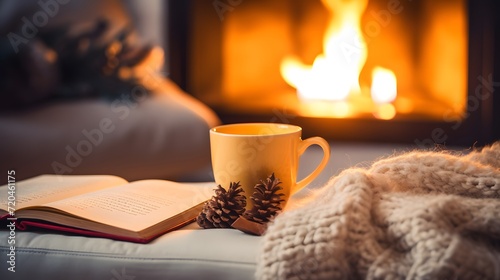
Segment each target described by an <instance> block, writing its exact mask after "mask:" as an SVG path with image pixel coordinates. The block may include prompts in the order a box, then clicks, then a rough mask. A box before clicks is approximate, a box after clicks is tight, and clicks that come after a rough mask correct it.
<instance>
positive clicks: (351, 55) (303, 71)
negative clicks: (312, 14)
mask: <svg viewBox="0 0 500 280" xmlns="http://www.w3.org/2000/svg"><path fill="white" fill-rule="evenodd" d="M323 4H324V5H325V6H326V7H327V8H328V10H329V12H330V14H331V20H330V22H329V25H328V28H327V30H326V32H325V35H324V38H323V52H324V53H323V54H320V55H318V56H317V57H316V59H315V60H314V62H313V64H312V65H306V64H304V63H302V62H301V61H300V59H298V58H297V57H293V56H289V57H285V58H284V59H283V61H282V63H281V69H280V71H281V75H282V77H283V78H284V80H285V81H286V82H287V83H288V84H289V85H290V86H292V87H294V88H296V89H297V95H298V97H299V98H300V99H301V100H318V101H335V103H334V104H340V105H342V108H344V110H340V111H341V113H340V112H337V111H338V110H335V111H336V112H335V113H332V114H331V115H332V116H336V117H345V116H347V115H352V114H355V113H356V112H357V113H360V112H361V113H366V112H369V113H373V115H374V116H375V117H377V118H380V119H392V118H393V117H394V116H395V115H396V109H395V107H394V105H392V104H391V102H393V101H394V100H395V99H396V95H397V81H396V75H395V74H394V73H393V72H392V71H391V70H388V69H385V68H382V67H375V69H373V73H372V74H373V75H372V86H371V98H372V99H371V100H370V99H369V98H370V97H369V94H366V98H365V97H364V95H363V94H362V90H361V86H360V84H359V75H360V73H361V70H362V69H363V67H364V65H365V62H366V58H367V55H368V50H367V45H366V42H365V40H364V38H363V33H362V31H361V16H362V15H363V13H364V11H365V9H366V6H367V4H368V0H350V1H345V0H323ZM363 91H365V92H366V91H367V90H363ZM350 94H355V95H356V96H351V97H352V98H349V100H348V97H349V96H350ZM367 99H368V100H367ZM352 102H354V103H356V104H351V103H352ZM318 104H319V103H318V102H316V103H315V106H314V107H315V109H314V110H312V108H311V109H310V110H309V109H308V111H316V112H326V111H329V112H331V110H329V109H327V108H325V107H324V106H321V105H318ZM334 104H330V105H332V106H333V105H334ZM309 105H311V104H309ZM332 108H333V107H332ZM332 108H330V109H332Z"/></svg>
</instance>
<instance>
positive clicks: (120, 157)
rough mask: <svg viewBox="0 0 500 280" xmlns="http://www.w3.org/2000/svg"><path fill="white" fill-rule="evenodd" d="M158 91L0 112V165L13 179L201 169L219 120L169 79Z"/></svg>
mask: <svg viewBox="0 0 500 280" xmlns="http://www.w3.org/2000/svg"><path fill="white" fill-rule="evenodd" d="M159 88H161V89H162V90H161V91H157V93H156V94H154V95H153V96H148V97H146V96H145V95H141V94H131V95H122V96H119V97H117V98H115V99H113V100H101V99H85V100H75V101H60V102H51V103H45V104H42V105H39V106H37V107H34V108H30V109H27V110H23V111H18V112H13V113H4V114H2V115H0V137H1V139H2V145H0V157H1V158H2V161H1V162H0V168H1V169H2V170H10V169H14V170H16V176H17V178H16V179H18V180H21V179H24V178H28V177H32V176H36V175H39V174H44V173H56V174H75V175H76V174H111V175H118V176H121V177H123V178H125V179H127V180H137V179H144V178H148V179H153V178H160V179H171V180H176V179H178V178H180V177H184V178H185V177H186V176H187V175H189V174H190V173H195V172H196V171H197V170H199V169H200V168H205V170H206V166H209V165H210V148H209V138H208V136H209V133H208V131H209V128H210V127H212V126H214V125H216V124H218V122H219V121H218V119H217V117H216V116H215V114H214V113H213V112H212V111H211V110H210V109H209V108H208V107H206V106H205V105H204V104H202V103H200V102H199V101H197V100H195V99H194V98H192V97H191V96H189V95H187V94H186V93H184V92H182V91H180V90H179V89H178V88H177V87H176V86H175V85H173V84H172V83H171V82H169V81H168V80H165V81H164V82H163V85H162V86H161V87H159ZM187 177H189V176H187ZM2 179H5V178H2ZM205 181H208V180H205ZM0 183H1V184H5V182H0Z"/></svg>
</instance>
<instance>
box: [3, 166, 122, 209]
mask: <svg viewBox="0 0 500 280" xmlns="http://www.w3.org/2000/svg"><path fill="white" fill-rule="evenodd" d="M126 183H127V181H126V180H125V179H122V178H120V177H117V176H111V175H64V176H61V175H41V176H37V177H33V178H31V179H27V180H23V181H19V182H16V184H15V194H14V195H15V198H16V199H15V204H16V205H15V207H14V208H15V209H16V210H20V209H22V208H25V207H30V206H39V205H42V204H45V203H49V202H52V201H57V200H59V199H63V198H67V197H71V196H75V195H79V194H82V193H86V192H91V191H95V190H100V189H103V188H109V187H112V186H116V185H123V184H126ZM7 193H8V185H4V186H1V187H0V209H2V210H5V211H7Z"/></svg>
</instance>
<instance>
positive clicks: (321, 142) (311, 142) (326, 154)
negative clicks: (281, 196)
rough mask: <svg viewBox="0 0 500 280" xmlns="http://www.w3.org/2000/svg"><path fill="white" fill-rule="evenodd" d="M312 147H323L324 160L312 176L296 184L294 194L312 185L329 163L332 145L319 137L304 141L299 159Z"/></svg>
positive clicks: (299, 150)
mask: <svg viewBox="0 0 500 280" xmlns="http://www.w3.org/2000/svg"><path fill="white" fill-rule="evenodd" d="M311 145H318V146H320V147H321V149H323V158H322V159H321V162H320V163H319V164H318V166H317V167H316V169H314V171H313V172H311V174H309V175H307V176H306V177H305V178H304V179H302V180H301V181H299V182H297V184H295V186H294V188H293V189H292V194H293V193H295V192H297V191H299V190H300V189H302V188H303V187H305V186H306V185H307V184H309V183H311V182H312V180H314V179H315V178H316V177H317V176H318V175H319V174H320V173H321V171H323V169H324V168H325V166H326V164H327V163H328V160H329V159H330V145H329V144H328V142H326V140H325V139H323V138H321V137H318V136H316V137H311V138H307V139H304V140H302V141H301V142H300V143H299V147H298V153H299V157H300V156H301V155H302V154H303V153H304V152H305V151H306V150H307V148H309V146H311Z"/></svg>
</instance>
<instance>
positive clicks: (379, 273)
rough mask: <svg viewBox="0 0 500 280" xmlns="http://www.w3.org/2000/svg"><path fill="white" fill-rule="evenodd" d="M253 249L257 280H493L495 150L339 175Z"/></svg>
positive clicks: (410, 156) (499, 206)
mask: <svg viewBox="0 0 500 280" xmlns="http://www.w3.org/2000/svg"><path fill="white" fill-rule="evenodd" d="M262 242H263V244H261V245H262V246H261V252H260V254H259V256H260V257H259V260H258V263H257V274H256V276H257V278H259V279H365V278H366V279H457V278H458V279H500V142H497V143H495V144H493V145H492V146H488V147H485V148H483V149H482V150H480V151H472V152H471V153H469V154H468V155H462V156H459V155H453V154H450V153H443V152H410V153H406V154H402V155H399V156H393V157H390V158H387V159H383V160H380V161H378V162H375V163H374V164H373V165H372V166H371V168H369V169H360V168H352V169H348V170H345V171H344V172H342V173H341V174H340V175H338V176H337V177H334V178H332V180H331V181H330V182H328V183H327V184H326V186H324V188H322V189H321V190H319V191H318V193H316V195H315V199H314V200H312V201H311V202H310V203H307V204H306V205H304V206H302V207H300V208H298V209H295V210H291V211H288V212H284V213H282V214H281V215H279V216H278V217H277V218H276V219H275V221H274V222H273V223H272V224H271V225H270V227H269V228H268V231H267V232H266V234H265V235H264V238H263V240H262Z"/></svg>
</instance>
